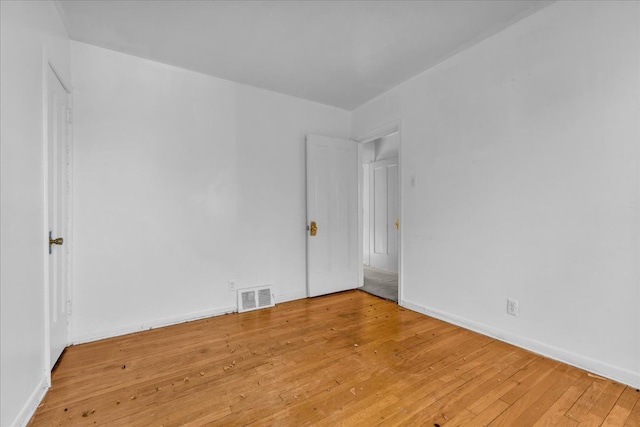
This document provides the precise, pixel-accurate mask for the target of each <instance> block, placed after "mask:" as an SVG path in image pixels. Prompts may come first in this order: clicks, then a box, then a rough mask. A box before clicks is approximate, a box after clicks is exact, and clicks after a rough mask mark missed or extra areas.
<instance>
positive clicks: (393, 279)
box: [360, 265, 398, 302]
mask: <svg viewBox="0 0 640 427" xmlns="http://www.w3.org/2000/svg"><path fill="white" fill-rule="evenodd" d="M360 289H361V290H363V291H365V292H368V293H370V294H372V295H375V296H377V297H380V298H384V299H388V300H390V301H395V302H398V273H391V272H389V271H383V270H378V269H376V268H371V267H367V266H366V265H365V266H364V286H363V287H361V288H360Z"/></svg>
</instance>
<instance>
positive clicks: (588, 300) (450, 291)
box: [353, 2, 640, 386]
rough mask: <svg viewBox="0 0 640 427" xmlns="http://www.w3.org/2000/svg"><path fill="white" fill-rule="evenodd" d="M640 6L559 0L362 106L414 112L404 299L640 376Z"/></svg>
mask: <svg viewBox="0 0 640 427" xmlns="http://www.w3.org/2000/svg"><path fill="white" fill-rule="evenodd" d="M639 8H640V3H638V2H559V3H555V4H553V5H551V6H549V7H547V8H545V9H543V10H542V11H540V12H538V13H536V14H535V15H532V16H530V17H528V18H526V19H525V20H523V21H520V22H518V23H516V24H515V25H513V26H511V27H510V28H508V29H506V30H505V31H503V32H501V33H499V34H496V35H495V36H493V37H491V38H489V39H487V40H485V41H483V42H481V43H480V44H478V45H476V46H474V47H472V48H470V49H468V50H466V51H464V52H462V53H460V54H458V55H457V56H455V57H453V58H451V59H449V60H447V61H446V62H444V63H442V64H440V65H438V66H436V67H434V68H432V69H431V70H428V71H427V72H424V73H422V74H421V75H419V76H417V77H415V78H413V79H412V80H410V81H408V82H405V83H403V84H402V85H400V86H398V87H397V88H395V89H393V90H391V91H389V92H387V93H385V94H383V95H382V96H380V97H378V98H376V99H375V100H373V101H371V102H370V103H368V104H366V105H364V106H362V107H361V108H358V109H357V110H356V111H355V112H354V115H353V136H354V137H360V136H361V135H365V134H368V133H370V132H371V131H372V130H373V129H376V128H378V127H380V126H383V125H385V124H388V123H390V122H393V121H394V120H400V121H401V123H402V125H401V138H402V153H401V156H402V159H401V161H402V177H401V182H402V184H401V187H402V192H403V197H402V200H403V203H404V206H403V214H402V215H403V218H402V220H401V221H402V224H403V227H402V230H403V231H402V232H403V235H402V244H403V247H402V253H403V254H404V259H403V271H402V273H403V275H402V277H403V286H404V288H403V295H404V301H402V304H403V305H405V306H407V307H410V308H413V309H416V310H419V311H423V312H426V313H431V314H433V315H435V316H436V317H441V318H444V319H448V320H451V321H454V322H456V323H459V324H462V325H465V326H467V327H470V328H472V329H476V330H479V331H482V332H484V333H488V334H490V335H494V336H497V337H499V338H502V339H505V340H507V341H511V342H514V343H516V344H518V345H521V346H524V347H528V348H531V349H533V350H534V351H537V352H540V353H544V354H547V355H550V356H552V357H555V358H559V359H562V360H565V361H567V362H569V363H572V364H576V365H579V366H583V367H585V368H587V369H589V370H592V371H596V372H599V373H601V374H604V375H606V376H609V377H612V378H614V379H618V380H621V381H623V382H626V383H628V384H633V385H635V386H638V385H640V310H638V307H639V306H640V290H639V288H640V274H639V261H640V250H639V245H640V243H639V237H640V230H639V229H640V224H639V222H640V221H639V218H640V215H639V206H640V200H639V173H640V169H639V146H640V144H639V141H640V129H639V126H640V125H639V123H640V115H639V108H640V58H639V57H640V37H639V29H640V10H639ZM412 176H416V177H417V185H416V187H415V188H412V187H411V186H410V180H411V177H412ZM507 297H511V298H515V299H518V300H519V303H520V316H519V317H512V316H508V315H507V314H506V298H507Z"/></svg>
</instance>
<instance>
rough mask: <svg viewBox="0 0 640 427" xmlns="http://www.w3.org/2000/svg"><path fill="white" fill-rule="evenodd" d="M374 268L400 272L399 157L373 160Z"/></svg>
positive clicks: (370, 172) (370, 182)
mask: <svg viewBox="0 0 640 427" xmlns="http://www.w3.org/2000/svg"><path fill="white" fill-rule="evenodd" d="M369 186H370V192H369V199H370V200H369V209H370V214H371V219H370V237H369V240H370V248H371V252H370V256H369V265H370V266H371V267H374V268H377V269H380V270H386V271H391V272H395V273H397V272H398V228H399V217H398V159H389V160H381V161H379V162H374V163H369Z"/></svg>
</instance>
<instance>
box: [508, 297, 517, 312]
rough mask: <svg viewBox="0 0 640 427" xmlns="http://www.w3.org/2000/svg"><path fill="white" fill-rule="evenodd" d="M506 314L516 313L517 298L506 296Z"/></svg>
mask: <svg viewBox="0 0 640 427" xmlns="http://www.w3.org/2000/svg"><path fill="white" fill-rule="evenodd" d="M507 314H510V315H511V316H517V315H518V300H517V299H511V298H507Z"/></svg>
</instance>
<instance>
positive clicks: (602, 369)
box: [400, 300, 640, 388]
mask: <svg viewBox="0 0 640 427" xmlns="http://www.w3.org/2000/svg"><path fill="white" fill-rule="evenodd" d="M400 305H401V306H402V307H405V308H408V309H409V310H413V311H416V312H418V313H422V314H426V315H428V316H431V317H434V318H436V319H440V320H443V321H445V322H447V323H452V324H454V325H457V326H460V327H462V328H465V329H469V330H471V331H474V332H477V333H479V334H482V335H486V336H489V337H492V338H495V339H498V340H500V341H503V342H506V343H509V344H513V345H515V346H517V347H520V348H524V349H526V350H529V351H532V352H534V353H537V354H540V355H542V356H545V357H548V358H551V359H554V360H557V361H559V362H562V363H566V364H568V365H571V366H575V367H576V368H580V369H584V370H585V371H589V372H593V373H594V374H597V375H600V376H603V377H606V378H610V379H612V380H614V381H618V382H620V383H623V384H627V385H630V386H631V387H634V388H639V387H640V373H637V372H633V371H630V370H628V369H624V368H619V367H617V366H613V365H610V364H608V363H604V362H601V361H599V360H596V359H592V358H590V357H586V356H582V355H580V354H577V353H574V352H571V351H568V350H565V349H562V348H559V347H555V346H552V345H549V344H545V343H543V342H540V341H537V340H532V339H529V338H525V337H522V336H519V335H516V334H513V333H510V332H506V331H503V330H501V329H498V328H495V327H492V326H489V325H486V324H484V323H479V322H475V321H473V320H470V319H467V318H465V317H461V316H457V315H455V314H451V313H447V312H444V311H442V310H438V309H435V308H432V307H429V306H425V305H421V304H417V303H414V302H412V301H407V300H400Z"/></svg>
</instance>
